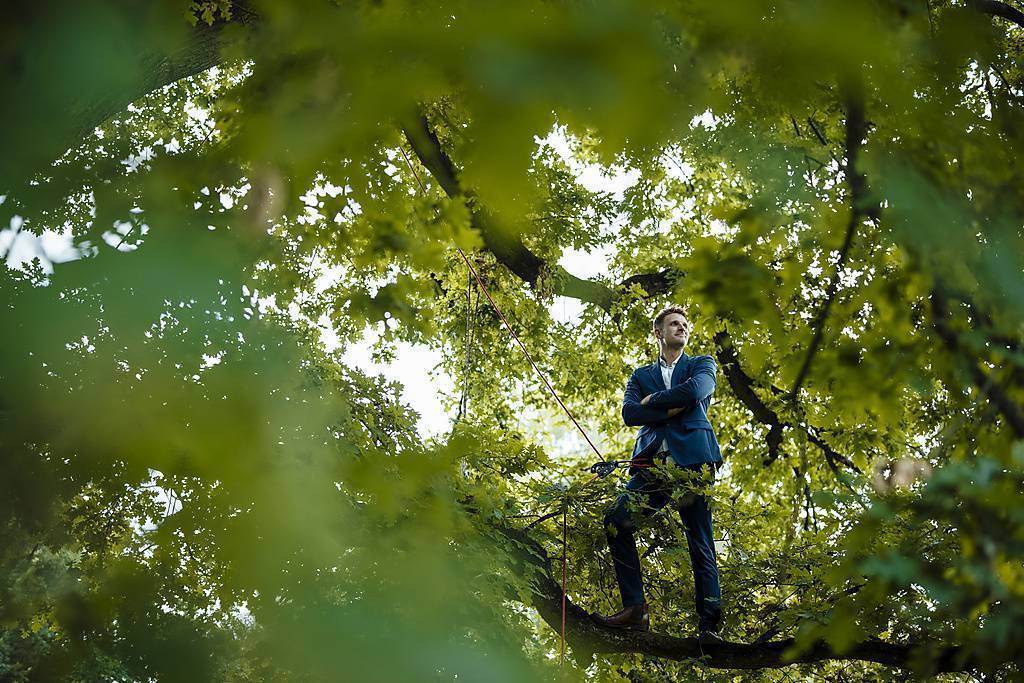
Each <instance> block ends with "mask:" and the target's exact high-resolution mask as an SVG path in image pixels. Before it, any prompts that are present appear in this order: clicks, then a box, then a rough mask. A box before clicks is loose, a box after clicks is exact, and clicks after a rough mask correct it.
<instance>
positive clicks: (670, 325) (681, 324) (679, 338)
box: [654, 313, 690, 347]
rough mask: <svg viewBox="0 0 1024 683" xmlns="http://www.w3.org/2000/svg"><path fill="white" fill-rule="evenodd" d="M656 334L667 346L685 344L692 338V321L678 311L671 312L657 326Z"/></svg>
mask: <svg viewBox="0 0 1024 683" xmlns="http://www.w3.org/2000/svg"><path fill="white" fill-rule="evenodd" d="M654 336H656V337H657V338H658V341H659V342H662V343H663V344H665V345H666V346H676V347H679V346H685V345H686V342H687V341H689V339H690V323H689V322H687V320H686V318H684V317H683V316H681V315H680V314H678V313H669V314H668V315H666V316H665V318H664V319H663V320H662V321H661V326H660V327H657V328H655V331H654Z"/></svg>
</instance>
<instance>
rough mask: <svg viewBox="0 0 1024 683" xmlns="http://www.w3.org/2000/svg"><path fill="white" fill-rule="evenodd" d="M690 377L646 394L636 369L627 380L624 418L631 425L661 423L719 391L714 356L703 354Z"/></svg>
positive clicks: (623, 405)
mask: <svg viewBox="0 0 1024 683" xmlns="http://www.w3.org/2000/svg"><path fill="white" fill-rule="evenodd" d="M694 363H695V367H694V370H693V375H692V376H691V377H690V379H688V380H686V381H685V382H682V383H680V384H677V385H676V386H674V387H672V388H671V389H666V390H664V391H656V392H655V393H653V394H649V395H647V396H644V394H643V390H642V389H641V388H640V382H638V381H637V378H636V372H634V373H633V375H632V376H631V377H630V378H629V382H627V383H626V393H625V395H624V396H623V399H622V421H623V422H625V423H626V424H627V425H628V426H630V427H639V426H641V425H654V424H661V423H663V422H666V421H668V420H669V419H671V418H673V417H675V416H676V415H678V414H679V413H682V412H684V411H687V410H690V409H691V408H693V406H694V404H696V403H697V401H701V400H703V399H705V398H707V397H708V396H710V395H711V394H712V393H714V391H715V372H716V369H717V368H716V366H715V360H714V358H712V357H711V356H699V357H697V358H696V359H695V360H694Z"/></svg>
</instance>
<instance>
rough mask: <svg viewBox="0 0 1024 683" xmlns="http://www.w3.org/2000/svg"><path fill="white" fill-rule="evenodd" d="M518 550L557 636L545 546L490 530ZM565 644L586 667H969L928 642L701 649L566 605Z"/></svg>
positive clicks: (556, 605) (558, 615) (955, 649)
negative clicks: (613, 658)
mask: <svg viewBox="0 0 1024 683" xmlns="http://www.w3.org/2000/svg"><path fill="white" fill-rule="evenodd" d="M495 530H496V531H497V532H498V533H500V534H502V535H503V536H505V537H506V538H508V539H509V540H511V541H513V542H514V543H515V545H516V548H517V553H516V555H517V560H518V562H519V567H518V568H519V569H520V571H523V572H529V575H530V576H531V579H532V580H531V582H530V585H531V593H530V597H531V601H532V605H533V607H535V608H536V609H537V612H538V614H540V616H541V618H542V619H543V620H544V621H545V622H546V623H547V624H548V625H549V626H550V627H551V628H552V629H554V630H555V631H556V632H558V631H560V629H561V626H562V589H561V585H560V584H559V583H558V581H557V580H556V579H555V578H554V575H555V574H554V572H553V570H552V564H551V558H550V556H549V555H548V553H547V551H546V550H545V549H544V546H543V545H541V543H539V542H538V541H537V540H535V539H533V538H532V537H530V535H529V534H528V533H527V532H526V531H524V530H521V529H512V528H508V527H495ZM565 635H566V641H567V643H568V645H569V646H571V647H572V649H573V652H574V654H575V656H576V657H577V660H578V661H582V662H586V661H587V660H589V658H590V657H591V656H593V655H594V654H610V653H635V654H644V655H650V656H653V657H660V658H664V659H671V660H674V661H685V660H700V661H701V662H702V663H703V664H705V665H706V666H709V667H711V668H715V669H775V668H781V667H786V666H789V665H791V664H808V663H814V662H822V661H827V660H843V661H852V660H857V661H864V662H875V663H877V664H883V665H885V666H890V667H896V668H904V669H906V668H910V667H911V664H912V663H914V662H915V661H920V659H925V658H920V659H916V658H915V655H917V654H918V652H919V651H920V650H922V649H927V651H928V653H929V657H928V658H927V659H926V660H925V661H928V662H929V663H930V664H931V665H932V667H933V669H932V670H931V671H930V672H929V673H940V672H949V671H967V670H970V669H971V668H972V667H973V665H974V663H973V661H971V659H970V658H969V657H968V655H967V653H966V652H965V651H964V649H963V648H962V647H960V646H957V645H946V644H941V643H936V642H933V641H922V642H909V643H887V642H884V641H881V640H866V641H864V642H861V643H857V644H855V645H853V646H852V647H851V648H849V649H847V650H845V651H844V652H842V653H840V652H836V651H835V650H833V649H832V648H831V647H830V646H829V645H828V644H827V643H824V642H818V643H815V644H814V645H813V646H811V647H810V648H809V649H804V650H803V651H798V650H796V649H795V645H796V641H795V640H793V639H792V638H786V639H783V640H775V641H766V642H765V641H762V642H755V643H749V644H748V643H733V642H726V643H723V644H721V645H701V644H700V643H699V642H697V639H696V638H679V637H676V636H670V635H668V634H665V633H657V632H648V633H638V632H630V631H618V630H614V629H608V628H604V627H600V626H598V625H596V624H595V623H594V622H593V621H592V620H591V619H590V616H589V614H588V613H587V611H586V610H584V609H583V608H582V607H580V606H579V605H577V604H575V603H574V602H573V601H572V600H570V599H566V612H565Z"/></svg>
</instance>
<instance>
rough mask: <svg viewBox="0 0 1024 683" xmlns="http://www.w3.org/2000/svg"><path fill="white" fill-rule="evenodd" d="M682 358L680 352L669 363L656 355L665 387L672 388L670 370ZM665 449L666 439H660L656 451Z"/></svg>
mask: <svg viewBox="0 0 1024 683" xmlns="http://www.w3.org/2000/svg"><path fill="white" fill-rule="evenodd" d="M682 358H683V354H681V353H680V354H679V356H677V357H676V359H675V360H674V361H672V363H669V362H668V361H666V360H665V359H664V358H663V357H661V356H660V355H659V356H658V365H659V366H660V367H661V378H662V379H663V380H665V388H666V389H671V388H672V372H673V371H674V370H675V369H676V365H678V364H679V361H680V360H682ZM667 451H668V440H667V439H662V440H661V446H660V447H659V448H658V452H659V453H665V452H667Z"/></svg>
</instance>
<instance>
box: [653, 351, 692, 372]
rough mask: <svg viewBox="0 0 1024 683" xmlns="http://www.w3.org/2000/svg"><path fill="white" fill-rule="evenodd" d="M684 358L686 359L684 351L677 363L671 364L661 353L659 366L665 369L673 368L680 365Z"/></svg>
mask: <svg viewBox="0 0 1024 683" xmlns="http://www.w3.org/2000/svg"><path fill="white" fill-rule="evenodd" d="M684 358H686V351H683V352H682V353H680V354H679V357H678V358H676V361H675V362H674V363H669V362H667V361H666V360H665V359H664V358H663V357H662V355H661V354H660V353H659V354H658V365H659V366H660V367H663V368H673V367H675V366H677V365H679V361H681V360H683V359H684Z"/></svg>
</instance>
